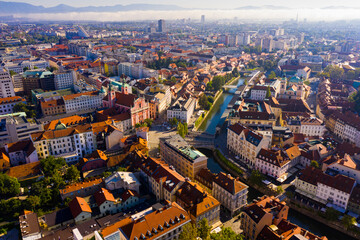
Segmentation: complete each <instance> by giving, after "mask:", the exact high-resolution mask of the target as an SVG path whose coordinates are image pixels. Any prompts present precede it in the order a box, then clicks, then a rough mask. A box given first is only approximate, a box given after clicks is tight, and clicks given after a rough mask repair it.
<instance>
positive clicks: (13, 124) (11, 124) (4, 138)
mask: <svg viewBox="0 0 360 240" xmlns="http://www.w3.org/2000/svg"><path fill="white" fill-rule="evenodd" d="M42 130H43V125H42V124H39V123H36V122H29V121H28V120H27V118H26V114H25V113H24V112H20V113H13V114H10V115H2V116H0V146H4V145H5V144H7V143H13V142H18V141H21V140H26V139H30V134H31V133H34V132H38V131H42Z"/></svg>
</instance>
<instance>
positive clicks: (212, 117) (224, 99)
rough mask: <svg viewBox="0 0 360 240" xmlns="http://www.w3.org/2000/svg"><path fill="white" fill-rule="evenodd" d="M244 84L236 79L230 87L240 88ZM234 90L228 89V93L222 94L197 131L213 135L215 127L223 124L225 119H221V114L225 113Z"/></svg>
mask: <svg viewBox="0 0 360 240" xmlns="http://www.w3.org/2000/svg"><path fill="white" fill-rule="evenodd" d="M243 83H244V79H238V80H237V81H235V82H233V83H232V84H231V85H234V86H235V85H236V86H237V87H240V86H241V85H242V84H243ZM236 90H237V89H236V88H234V89H230V90H229V91H228V92H224V93H223V94H222V95H221V96H220V97H219V99H218V100H217V101H216V103H215V105H214V106H213V108H212V109H211V111H210V113H209V114H208V115H207V117H206V119H205V120H204V122H203V123H202V124H201V125H200V127H199V131H206V132H207V133H210V134H215V132H216V126H217V125H218V124H223V123H224V122H225V118H221V117H222V115H223V113H224V112H225V110H226V108H227V106H228V105H229V103H230V101H231V99H232V98H233V96H234V93H235V92H236Z"/></svg>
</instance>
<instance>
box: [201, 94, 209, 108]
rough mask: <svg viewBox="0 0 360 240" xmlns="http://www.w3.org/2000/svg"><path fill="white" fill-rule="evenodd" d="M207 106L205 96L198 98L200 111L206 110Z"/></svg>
mask: <svg viewBox="0 0 360 240" xmlns="http://www.w3.org/2000/svg"><path fill="white" fill-rule="evenodd" d="M207 104H208V98H207V97H206V95H205V94H202V95H201V96H200V97H199V105H200V107H201V109H206V107H207Z"/></svg>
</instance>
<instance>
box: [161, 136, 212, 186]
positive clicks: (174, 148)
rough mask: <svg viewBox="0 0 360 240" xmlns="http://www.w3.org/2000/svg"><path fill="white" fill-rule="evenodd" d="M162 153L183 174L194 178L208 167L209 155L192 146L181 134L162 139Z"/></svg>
mask: <svg viewBox="0 0 360 240" xmlns="http://www.w3.org/2000/svg"><path fill="white" fill-rule="evenodd" d="M160 155H161V158H162V159H164V160H165V161H166V162H167V163H168V164H169V165H172V166H173V167H174V168H175V169H176V170H177V171H178V172H179V173H180V174H181V175H183V176H185V177H189V178H190V179H194V178H195V175H196V174H197V173H198V172H199V171H200V170H201V169H202V168H206V167H207V157H206V156H205V155H204V154H202V153H201V152H199V151H198V150H195V149H193V148H191V146H190V145H189V144H188V143H187V142H186V141H185V140H184V139H183V138H182V137H180V135H175V136H172V137H169V138H163V139H161V140H160Z"/></svg>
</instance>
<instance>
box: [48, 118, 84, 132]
mask: <svg viewBox="0 0 360 240" xmlns="http://www.w3.org/2000/svg"><path fill="white" fill-rule="evenodd" d="M59 121H60V122H61V123H63V124H65V125H66V126H72V125H77V124H80V123H84V122H85V121H86V117H80V116H78V115H74V116H70V117H66V118H61V119H59V120H54V121H51V122H50V123H48V124H46V125H45V126H44V129H45V130H55V127H56V125H57V124H58V123H59Z"/></svg>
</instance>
